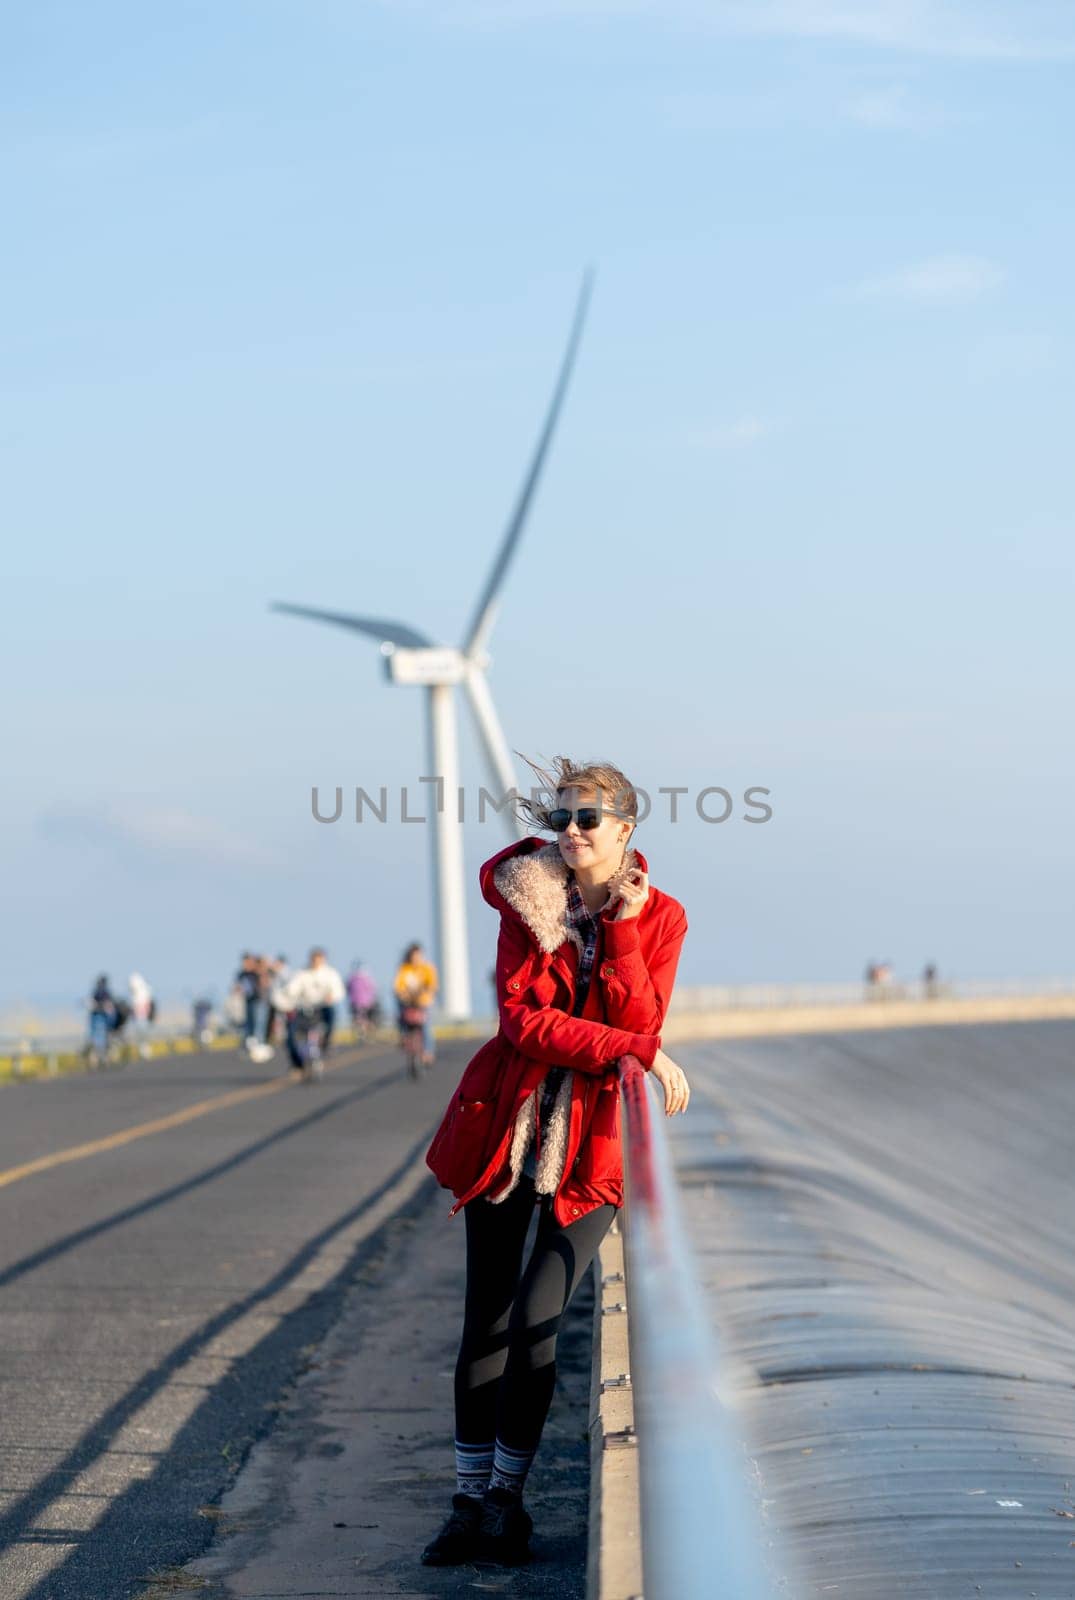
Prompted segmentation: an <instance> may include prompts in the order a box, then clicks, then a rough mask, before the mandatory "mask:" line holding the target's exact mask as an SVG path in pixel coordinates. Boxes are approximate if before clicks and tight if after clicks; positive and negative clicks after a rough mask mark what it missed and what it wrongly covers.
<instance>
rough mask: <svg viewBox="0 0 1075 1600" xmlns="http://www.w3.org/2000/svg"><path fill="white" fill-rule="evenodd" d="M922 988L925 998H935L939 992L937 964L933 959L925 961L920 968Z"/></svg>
mask: <svg viewBox="0 0 1075 1600" xmlns="http://www.w3.org/2000/svg"><path fill="white" fill-rule="evenodd" d="M922 990H923V993H924V994H925V997H926V999H927V1000H936V998H937V996H938V995H939V994H940V992H941V986H940V982H939V980H938V977H937V966H936V963H935V962H933V961H927V962H926V965H925V966H924V967H923V969H922Z"/></svg>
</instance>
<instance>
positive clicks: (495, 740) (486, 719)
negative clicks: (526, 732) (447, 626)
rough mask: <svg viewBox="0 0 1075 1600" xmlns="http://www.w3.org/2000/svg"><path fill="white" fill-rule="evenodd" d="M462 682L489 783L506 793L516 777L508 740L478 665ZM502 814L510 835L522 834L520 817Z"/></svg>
mask: <svg viewBox="0 0 1075 1600" xmlns="http://www.w3.org/2000/svg"><path fill="white" fill-rule="evenodd" d="M463 686H464V688H465V690H466V694H467V699H468V700H469V701H470V709H471V711H472V712H473V713H474V721H475V723H476V724H477V728H478V742H479V743H480V745H481V747H482V754H483V755H484V756H485V759H486V762H487V763H488V767H489V772H490V775H491V777H492V780H493V784H494V786H497V785H498V786H499V789H500V794H507V792H508V790H509V789H517V788H518V779H517V778H516V776H515V764H514V762H513V761H512V759H511V751H510V750H509V749H508V741H507V740H506V739H505V738H504V730H503V728H502V727H501V726H500V719H499V717H498V716H497V714H496V707H495V706H494V705H493V697H492V695H491V694H490V692H489V680H488V678H487V677H486V676H485V673H484V672H483V671H482V669H481V668H480V667H478V666H474V665H473V664H472V665H471V667H470V669H469V670H468V672H467V675H466V677H465V678H464V680H463ZM499 798H500V795H497V799H498V800H499ZM505 816H506V818H507V823H508V828H509V830H510V831H511V833H512V835H513V836H515V837H518V838H525V836H526V828H525V826H524V824H523V821H522V818H521V817H520V816H519V815H518V814H517V813H516V812H514V811H513V812H512V813H511V814H508V813H505Z"/></svg>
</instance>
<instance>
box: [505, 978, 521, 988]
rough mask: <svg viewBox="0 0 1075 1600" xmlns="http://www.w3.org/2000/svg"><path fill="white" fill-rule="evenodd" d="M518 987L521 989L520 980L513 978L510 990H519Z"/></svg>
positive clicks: (509, 986)
mask: <svg viewBox="0 0 1075 1600" xmlns="http://www.w3.org/2000/svg"><path fill="white" fill-rule="evenodd" d="M518 987H519V980H518V978H512V980H511V982H510V983H509V984H508V988H509V989H517V988H518Z"/></svg>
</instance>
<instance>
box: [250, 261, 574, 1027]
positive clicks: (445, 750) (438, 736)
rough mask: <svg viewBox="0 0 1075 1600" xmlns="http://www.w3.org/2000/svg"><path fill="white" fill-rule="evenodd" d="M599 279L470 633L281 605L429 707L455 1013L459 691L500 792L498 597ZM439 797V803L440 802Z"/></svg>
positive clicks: (436, 855) (462, 905)
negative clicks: (339, 639)
mask: <svg viewBox="0 0 1075 1600" xmlns="http://www.w3.org/2000/svg"><path fill="white" fill-rule="evenodd" d="M592 287H593V275H592V273H591V272H587V273H586V274H585V275H584V277H583V280H582V287H581V288H580V290H579V296H578V301H577V303H576V306H575V314H574V317H573V319H572V323H571V331H570V334H569V336H568V341H567V348H566V349H565V351H564V356H563V360H562V361H561V363H560V371H559V374H558V376H557V379H556V385H555V388H554V389H553V392H552V399H551V401H550V402H549V408H548V410H547V412H546V414H545V421H544V423H543V425H542V428H541V432H540V434H539V435H538V440H537V445H536V447H535V449H534V454H533V456H532V458H531V461H530V466H529V469H528V471H527V474H526V477H525V478H524V479H523V483H522V488H521V489H520V490H519V495H518V498H517V500H516V502H515V506H514V508H513V510H512V513H511V516H510V517H509V519H508V525H507V527H506V528H505V530H504V534H503V537H502V539H501V541H500V547H499V549H498V550H497V554H496V559H495V560H494V562H493V565H492V568H491V570H490V572H489V576H488V578H487V579H486V582H485V587H484V589H483V590H482V592H481V596H480V598H479V600H478V603H477V605H476V607H475V609H474V615H473V618H472V620H471V624H470V627H469V629H468V630H467V633H466V636H465V638H464V640H463V643H462V644H461V645H437V644H434V642H433V640H432V639H430V638H429V637H428V635H427V634H425V633H422V632H420V630H419V629H417V628H412V627H410V626H409V625H408V624H407V623H403V622H393V621H391V620H389V619H387V618H384V617H366V616H353V615H352V614H351V613H350V612H343V611H321V610H318V609H315V608H314V607H312V606H299V605H291V604H289V603H287V602H283V601H277V602H275V603H274V604H273V606H272V608H271V609H272V610H273V611H284V612H287V613H288V614H289V615H291V616H296V617H308V618H310V619H311V620H312V621H314V622H330V623H333V624H334V625H335V626H336V627H340V628H349V629H351V630H352V632H355V633H364V634H368V635H369V637H370V638H373V639H377V640H378V641H379V642H380V646H381V654H382V655H383V657H384V667H385V674H386V676H387V678H388V681H389V682H390V683H395V684H401V685H403V684H408V685H415V684H418V685H421V686H422V687H424V689H425V691H426V693H425V704H426V751H427V756H428V762H429V768H428V774H429V776H431V777H436V778H438V779H440V782H439V783H438V784H437V785H436V792H435V794H434V796H433V799H432V800H431V801H430V804H432V805H435V807H436V809H435V812H434V819H433V820H434V826H433V831H432V841H433V849H432V861H431V865H432V869H433V926H434V928H435V930H436V946H435V948H436V958H437V964H438V967H439V969H440V976H441V1001H442V1004H443V1006H444V1011H445V1014H446V1016H447V1017H449V1018H452V1019H461V1018H464V1017H468V1016H469V1015H470V978H469V973H468V960H467V924H466V896H465V886H464V876H463V827H462V823H460V822H459V820H458V816H457V811H456V805H455V797H456V794H457V792H458V789H459V745H458V738H457V731H456V709H455V690H456V689H457V688H461V689H462V690H463V693H464V694H465V695H466V698H467V700H468V701H469V702H470V708H471V711H472V712H473V715H474V719H475V722H476V724H477V730H478V740H479V743H480V745H481V748H482V752H483V754H484V756H485V759H486V762H487V763H488V767H489V774H490V777H491V779H492V781H493V784H494V786H499V789H500V791H501V793H505V794H506V793H507V791H508V790H509V789H513V788H515V770H514V766H513V763H512V759H511V753H510V751H509V748H508V743H507V740H506V739H505V738H504V731H503V729H502V728H501V726H500V720H499V718H498V717H497V714H496V708H495V706H494V705H493V697H492V694H491V693H490V689H489V680H488V677H487V671H488V668H489V664H490V658H489V656H488V654H487V653H486V648H485V647H486V645H487V643H488V640H489V636H490V634H491V632H492V629H493V624H494V622H495V621H496V614H497V610H498V608H499V605H500V595H501V592H502V590H503V587H504V580H505V578H506V577H507V573H508V568H509V566H510V565H511V560H512V557H513V556H514V554H515V551H516V549H517V548H518V544H519V540H520V538H521V536H522V532H523V528H524V526H525V524H526V519H527V515H528V513H529V511H530V506H531V504H532V502H533V499H534V493H535V491H536V489H537V486H538V481H539V479H540V477H541V472H542V468H543V467H544V465H545V459H546V457H547V455H548V453H549V446H550V445H551V443H552V437H553V434H554V432H555V430H556V424H557V421H558V419H559V416H560V410H561V407H562V406H563V402H564V396H565V394H566V393H567V387H568V384H569V382H570V380H571V373H572V369H573V368H574V365H575V356H576V354H577V352H578V347H579V341H580V339H581V337H582V329H583V325H584V323H585V321H586V313H587V310H588V307H589V303H590V293H591V290H592ZM438 802H439V803H438ZM511 825H512V832H513V833H521V832H522V831H523V830H522V828H521V825H520V823H519V821H518V818H516V817H514V816H513V817H512V818H511Z"/></svg>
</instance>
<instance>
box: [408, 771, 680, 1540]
mask: <svg viewBox="0 0 1075 1600" xmlns="http://www.w3.org/2000/svg"><path fill="white" fill-rule="evenodd" d="M535 770H538V769H535ZM539 775H540V776H541V777H542V778H543V780H544V781H545V784H546V788H547V791H548V792H549V793H550V794H551V793H553V792H554V793H555V795H556V804H555V806H553V807H551V808H547V807H543V806H540V805H538V804H537V803H536V802H530V801H520V806H521V807H522V809H524V810H525V811H526V812H527V814H528V815H529V817H530V818H531V820H533V821H536V822H537V823H538V824H539V825H540V826H543V827H548V828H550V829H551V830H552V831H553V832H554V833H555V834H556V839H555V841H554V842H552V843H547V842H545V841H543V840H540V839H533V838H529V839H523V840H521V841H519V842H518V843H516V844H513V845H510V846H509V847H508V848H507V849H506V850H502V851H501V852H500V853H499V855H496V856H494V857H493V858H492V860H491V861H487V862H486V864H485V866H484V867H483V868H482V869H481V888H482V894H483V895H484V897H485V899H486V900H487V901H488V902H489V904H490V905H492V906H494V907H495V908H496V910H497V911H499V913H500V936H499V942H498V945H497V963H496V980H497V997H498V1007H499V1020H500V1027H499V1031H498V1032H497V1035H496V1038H495V1039H491V1040H490V1041H489V1042H488V1043H487V1044H485V1045H483V1046H482V1048H481V1049H480V1050H479V1051H478V1053H477V1055H476V1056H475V1057H474V1059H473V1060H472V1061H471V1063H470V1065H469V1066H468V1067H467V1069H466V1071H465V1072H464V1074H463V1078H462V1080H461V1082H460V1084H459V1087H458V1089H457V1090H456V1092H455V1094H454V1095H453V1097H452V1100H451V1102H450V1104H449V1106H448V1109H447V1111H446V1113H445V1115H444V1119H443V1121H442V1122H441V1125H440V1128H439V1129H438V1131H437V1133H436V1135H435V1137H434V1139H433V1143H432V1145H431V1146H430V1148H429V1152H428V1154H427V1157H426V1159H427V1161H428V1163H429V1166H430V1167H431V1168H432V1170H433V1172H434V1173H435V1175H436V1177H437V1178H438V1180H439V1181H440V1183H441V1184H442V1185H443V1186H444V1187H445V1188H447V1189H451V1190H452V1192H453V1193H454V1195H455V1196H456V1203H455V1205H454V1206H453V1207H452V1213H451V1214H452V1215H454V1214H455V1212H456V1211H458V1210H460V1209H461V1208H462V1210H463V1215H464V1219H465V1222H466V1234H467V1288H466V1308H465V1314H464V1325H463V1340H462V1347H461V1349H460V1352H459V1360H458V1364H457V1366H456V1372H455V1450H456V1493H455V1495H454V1496H453V1498H452V1510H451V1513H450V1515H449V1516H448V1519H447V1521H446V1522H445V1524H444V1526H443V1528H442V1529H441V1531H440V1533H439V1534H438V1535H437V1536H436V1538H435V1539H433V1540H432V1542H431V1543H430V1544H429V1545H427V1547H426V1549H425V1551H424V1552H423V1555H422V1560H423V1562H425V1563H426V1564H427V1565H429V1566H451V1565H455V1564H457V1563H459V1562H463V1561H469V1560H473V1559H475V1558H476V1557H477V1558H479V1559H481V1558H485V1559H487V1560H497V1561H501V1562H503V1563H504V1564H506V1565H516V1564H517V1563H519V1562H522V1561H526V1560H528V1559H529V1537H530V1533H531V1531H532V1523H531V1520H530V1517H529V1515H528V1514H527V1512H526V1511H525V1509H524V1507H523V1500H522V1495H523V1486H524V1484H525V1481H526V1475H527V1472H528V1470H529V1467H530V1463H531V1461H532V1460H533V1457H534V1453H535V1451H536V1449H537V1446H538V1442H539V1440H540V1438H541V1432H542V1428H543V1427H544V1423H545V1417H546V1414H547V1412H548V1408H549V1403H550V1401H551V1399H552V1394H553V1387H554V1384H555V1378H556V1366H555V1354H556V1337H557V1333H558V1331H559V1327H560V1322H561V1319H562V1317H563V1314H564V1312H565V1311H566V1309H567V1307H568V1304H569V1303H570V1300H571V1297H572V1295H573V1294H574V1292H575V1289H576V1288H577V1286H578V1284H579V1282H580V1280H581V1278H582V1275H583V1273H584V1272H585V1271H586V1269H587V1267H588V1266H589V1265H590V1263H591V1261H592V1260H593V1257H594V1255H595V1253H596V1251H597V1248H598V1246H599V1245H600V1243H601V1240H602V1239H603V1238H604V1236H605V1234H606V1232H607V1231H608V1228H609V1225H610V1224H611V1222H612V1219H613V1217H614V1216H615V1214H616V1211H617V1209H618V1207H619V1206H621V1205H622V1203H623V1166H622V1158H621V1151H620V1122H619V1083H618V1078H617V1073H616V1063H617V1061H618V1060H619V1058H620V1057H621V1056H625V1055H634V1056H637V1057H638V1059H639V1060H640V1061H641V1062H642V1064H643V1066H645V1067H647V1068H648V1069H649V1070H650V1071H651V1072H652V1073H653V1074H654V1076H655V1077H656V1078H657V1079H658V1081H659V1082H660V1083H661V1085H662V1087H663V1089H664V1095H665V1111H666V1112H667V1113H668V1114H669V1115H672V1114H673V1113H675V1112H679V1111H685V1110H686V1107H687V1101H688V1099H689V1097H690V1091H689V1089H688V1086H687V1080H686V1078H685V1077H684V1075H683V1073H682V1071H681V1070H680V1068H679V1067H677V1066H676V1064H675V1063H674V1062H673V1061H671V1060H670V1059H669V1057H668V1056H666V1055H665V1053H664V1051H663V1050H662V1049H661V1048H660V1043H661V1041H660V1031H661V1025H662V1022H663V1020H664V1014H665V1010H666V1008H667V1005H668V1000H669V996H670V995H671V992H672V985H673V982H674V979H675V972H676V966H677V964H678V961H679V953H680V948H681V946H682V944H683V936H684V934H685V933H686V931H687V918H686V915H685V913H684V911H683V907H682V906H681V905H680V904H679V902H678V901H676V900H673V899H672V898H671V896H670V895H666V894H662V893H661V891H660V890H659V889H654V888H652V887H651V886H650V882H649V876H648V867H647V864H646V861H645V858H644V857H643V856H642V855H641V854H640V853H639V852H638V851H637V850H633V849H631V848H630V842H631V836H632V834H633V833H634V828H635V822H636V819H637V816H638V801H637V796H636V794H635V791H634V789H633V787H632V786H631V784H630V783H629V782H628V781H627V779H626V778H625V777H624V775H623V773H622V772H621V771H620V770H619V768H618V767H613V766H610V765H608V764H606V763H587V764H585V765H582V766H578V765H575V764H574V763H573V762H571V761H568V760H567V759H565V758H563V757H560V758H558V759H557V761H556V763H555V771H554V772H553V774H551V775H550V774H545V773H540V774H539ZM535 1205H537V1206H538V1207H539V1217H538V1231H537V1239H536V1242H535V1245H534V1249H533V1252H532V1254H531V1256H530V1260H529V1261H528V1262H527V1264H526V1266H525V1269H524V1268H523V1260H522V1258H523V1251H524V1247H525V1243H526V1236H527V1230H528V1227H529V1224H530V1220H531V1217H532V1216H533V1212H534V1207H535Z"/></svg>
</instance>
